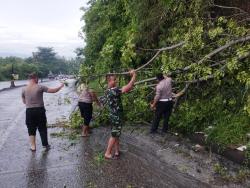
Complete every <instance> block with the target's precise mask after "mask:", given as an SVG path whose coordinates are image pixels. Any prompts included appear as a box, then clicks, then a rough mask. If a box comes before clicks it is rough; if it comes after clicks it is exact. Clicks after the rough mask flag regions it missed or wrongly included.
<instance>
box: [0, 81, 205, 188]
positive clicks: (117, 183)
mask: <svg viewBox="0 0 250 188" xmlns="http://www.w3.org/2000/svg"><path fill="white" fill-rule="evenodd" d="M58 84H59V83H58V82H56V81H53V82H47V83H44V85H48V86H51V87H52V86H57V85H58ZM71 93H72V88H70V87H65V88H64V89H63V90H62V91H60V92H59V93H57V94H45V97H44V98H45V106H46V109H47V112H46V113H47V118H48V123H49V124H52V123H54V122H56V121H57V120H59V119H60V120H61V119H67V117H68V116H69V114H70V112H71V110H72V104H68V103H67V102H66V100H65V98H68V97H69V96H70V95H71ZM20 94H21V88H17V89H13V90H9V91H3V92H0V113H1V114H0V187H1V188H2V187H3V188H9V187H11V188H12V187H101V188H102V187H104V188H105V187H112V188H113V187H122V188H123V187H124V188H130V187H131V188H132V187H145V188H146V187H149V188H151V187H159V188H161V187H209V185H207V184H205V183H202V182H200V181H198V180H196V179H195V178H194V177H191V176H189V175H187V174H184V173H181V172H179V171H178V170H177V169H176V168H174V167H172V166H171V165H168V164H166V163H160V162H159V161H158V159H157V157H156V156H154V155H151V153H150V152H147V151H150V148H148V147H147V145H145V143H140V142H139V141H138V140H136V139H135V138H130V137H128V138H126V137H122V141H123V145H122V148H121V149H122V151H123V152H122V155H121V159H120V160H115V161H103V160H101V158H102V157H101V156H102V152H103V151H104V149H105V145H106V142H107V139H108V137H109V131H108V129H106V128H100V129H98V130H94V131H93V134H92V135H91V137H89V138H80V137H79V138H78V139H76V140H69V139H67V138H64V139H63V138H58V137H51V136H49V142H50V144H51V145H52V149H51V150H50V151H48V152H45V151H43V150H42V147H41V142H40V138H39V136H38V137H37V151H36V152H35V153H32V152H30V151H29V143H28V134H27V129H26V126H25V108H24V105H23V104H22V102H21V98H20ZM60 131H62V129H60V128H49V135H50V133H53V132H60ZM126 140H127V141H126ZM153 149H154V148H152V150H153ZM99 159H100V160H99Z"/></svg>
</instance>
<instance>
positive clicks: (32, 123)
mask: <svg viewBox="0 0 250 188" xmlns="http://www.w3.org/2000/svg"><path fill="white" fill-rule="evenodd" d="M46 124H47V118H46V114H45V108H44V107H37V108H27V109H26V125H27V128H28V132H29V135H34V136H35V135H36V130H37V128H38V129H44V128H46Z"/></svg>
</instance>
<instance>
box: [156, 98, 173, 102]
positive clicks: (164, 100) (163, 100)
mask: <svg viewBox="0 0 250 188" xmlns="http://www.w3.org/2000/svg"><path fill="white" fill-rule="evenodd" d="M159 101H161V102H167V101H172V98H168V99H160V100H159Z"/></svg>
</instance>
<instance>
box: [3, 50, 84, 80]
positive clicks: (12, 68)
mask: <svg viewBox="0 0 250 188" xmlns="http://www.w3.org/2000/svg"><path fill="white" fill-rule="evenodd" d="M81 61H82V59H78V58H76V59H70V60H66V59H65V58H63V57H59V56H56V53H55V52H54V49H53V48H47V47H38V51H37V52H33V56H32V57H29V58H26V59H24V58H17V57H6V58H1V57H0V81H1V80H10V79H11V74H12V73H15V74H18V75H19V79H26V78H27V75H28V74H30V73H31V72H37V73H38V74H39V77H42V78H45V77H47V75H48V73H49V71H52V72H53V73H54V74H60V73H64V74H78V71H79V65H80V63H81Z"/></svg>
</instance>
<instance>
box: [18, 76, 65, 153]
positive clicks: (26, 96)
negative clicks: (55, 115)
mask: <svg viewBox="0 0 250 188" xmlns="http://www.w3.org/2000/svg"><path fill="white" fill-rule="evenodd" d="M63 86H64V84H61V86H59V87H57V88H48V87H46V86H42V85H38V76H37V75H36V74H35V73H32V74H30V75H29V83H28V85H27V86H26V87H25V88H24V89H23V90H22V100H23V103H24V104H25V105H26V125H27V128H28V133H29V138H30V145H31V148H30V149H31V151H36V130H37V129H38V131H39V133H40V137H41V141H42V145H43V147H44V148H46V149H49V144H48V134H47V126H46V124H47V118H46V114H45V108H44V102H43V93H44V92H46V93H56V92H58V91H59V90H60V89H61V88H62V87H63Z"/></svg>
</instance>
